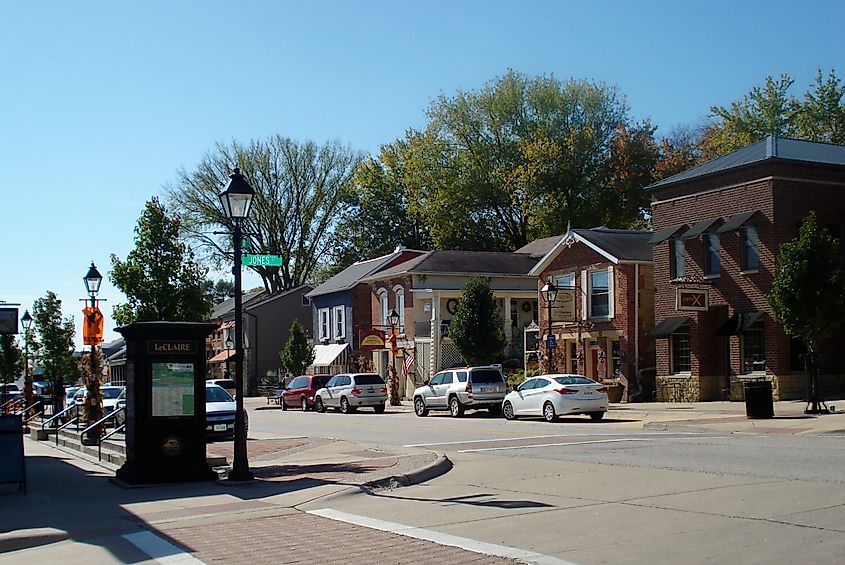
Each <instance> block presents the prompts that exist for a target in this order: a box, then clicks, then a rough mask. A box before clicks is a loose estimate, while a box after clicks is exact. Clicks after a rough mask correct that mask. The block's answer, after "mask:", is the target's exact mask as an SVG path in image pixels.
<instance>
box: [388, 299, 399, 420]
mask: <svg viewBox="0 0 845 565" xmlns="http://www.w3.org/2000/svg"><path fill="white" fill-rule="evenodd" d="M387 323H388V324H389V325H390V371H389V373H390V405H391V406H399V404H400V402H399V375H398V374H397V373H396V328H397V326H398V325H399V314H397V313H396V308H394V309H392V310H391V311H390V314H389V315H388V316H387Z"/></svg>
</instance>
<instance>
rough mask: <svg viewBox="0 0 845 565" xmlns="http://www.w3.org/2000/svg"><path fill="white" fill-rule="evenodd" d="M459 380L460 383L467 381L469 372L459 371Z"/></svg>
mask: <svg viewBox="0 0 845 565" xmlns="http://www.w3.org/2000/svg"><path fill="white" fill-rule="evenodd" d="M458 382H459V383H465V382H467V372H466V371H458Z"/></svg>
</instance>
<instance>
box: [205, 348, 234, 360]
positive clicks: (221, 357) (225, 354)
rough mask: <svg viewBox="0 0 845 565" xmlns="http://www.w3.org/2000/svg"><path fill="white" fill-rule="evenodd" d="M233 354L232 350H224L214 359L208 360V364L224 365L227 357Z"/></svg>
mask: <svg viewBox="0 0 845 565" xmlns="http://www.w3.org/2000/svg"><path fill="white" fill-rule="evenodd" d="M234 354H235V350H234V349H224V350H223V351H221V352H220V353H218V354H217V355H215V356H214V357H212V358H211V359H209V360H208V362H209V363H225V362H226V361H228V360H229V357H231V356H233V355H234Z"/></svg>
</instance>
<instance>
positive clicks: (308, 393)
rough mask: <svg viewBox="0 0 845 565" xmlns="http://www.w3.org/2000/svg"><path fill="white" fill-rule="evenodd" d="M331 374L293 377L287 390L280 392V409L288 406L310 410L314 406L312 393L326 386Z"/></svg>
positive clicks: (285, 408)
mask: <svg viewBox="0 0 845 565" xmlns="http://www.w3.org/2000/svg"><path fill="white" fill-rule="evenodd" d="M331 378H332V375H300V376H298V377H296V378H295V379H293V380H292V381H291V382H290V384H289V385H288V388H287V390H285V391H284V392H283V393H282V399H281V405H282V410H287V409H288V408H302V410H312V409H313V408H314V395H315V394H317V391H318V390H320V389H321V388H323V387H324V386H326V383H327V382H329V379H331Z"/></svg>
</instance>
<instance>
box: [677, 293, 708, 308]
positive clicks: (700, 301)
mask: <svg viewBox="0 0 845 565" xmlns="http://www.w3.org/2000/svg"><path fill="white" fill-rule="evenodd" d="M709 307H710V304H709V302H708V296H707V290H689V289H682V288H679V289H676V295H675V310H695V311H701V312H703V311H706V310H707V309H708V308H709Z"/></svg>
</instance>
